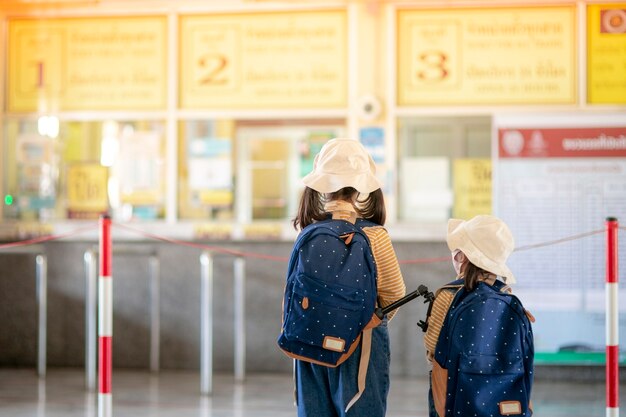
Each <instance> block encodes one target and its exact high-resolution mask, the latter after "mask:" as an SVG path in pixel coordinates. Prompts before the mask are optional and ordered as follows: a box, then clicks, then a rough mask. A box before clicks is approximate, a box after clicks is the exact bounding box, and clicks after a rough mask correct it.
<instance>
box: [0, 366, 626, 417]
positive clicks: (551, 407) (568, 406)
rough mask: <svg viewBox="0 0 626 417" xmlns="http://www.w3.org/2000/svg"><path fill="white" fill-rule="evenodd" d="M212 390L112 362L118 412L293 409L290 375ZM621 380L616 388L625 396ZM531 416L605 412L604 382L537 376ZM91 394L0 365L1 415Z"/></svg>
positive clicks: (405, 401)
mask: <svg viewBox="0 0 626 417" xmlns="http://www.w3.org/2000/svg"><path fill="white" fill-rule="evenodd" d="M213 387H214V392H213V395H212V396H210V397H205V396H201V395H200V377H199V374H198V373H197V372H172V371H164V372H161V373H159V374H150V373H148V372H146V371H128V370H118V369H116V370H115V371H114V373H113V415H114V416H116V417H117V416H123V417H135V416H137V417H139V416H141V417H148V416H158V417H174V416H176V417H192V416H193V417H248V416H249V417H287V416H290V417H292V416H295V410H294V407H293V405H292V403H293V401H292V393H293V386H292V381H291V376H290V375H284V374H280V375H276V374H251V375H248V376H247V378H246V381H245V383H243V384H236V383H234V380H233V377H232V376H231V375H218V376H216V377H215V378H214V381H213ZM427 387H428V385H427V381H426V380H424V379H415V378H393V379H392V385H391V392H390V395H389V407H388V413H387V416H388V417H409V416H410V417H426V416H427V407H426V393H427ZM624 390H626V387H622V389H621V390H620V393H621V394H622V395H621V397H622V398H621V402H622V403H623V401H624V400H626V396H625V395H624ZM533 394H534V395H533V397H534V403H535V417H565V416H567V417H595V416H597V417H600V416H604V415H605V393H604V386H603V384H582V383H564V382H558V383H554V382H541V381H540V382H537V383H536V384H535V389H534V393H533ZM96 401H97V394H96V393H87V392H86V390H85V380H84V373H83V372H82V370H81V369H71V370H65V369H51V370H48V375H47V377H46V378H45V379H39V378H38V377H37V376H36V374H35V371H34V370H31V369H0V417H78V416H81V417H97V414H98V411H97V403H96Z"/></svg>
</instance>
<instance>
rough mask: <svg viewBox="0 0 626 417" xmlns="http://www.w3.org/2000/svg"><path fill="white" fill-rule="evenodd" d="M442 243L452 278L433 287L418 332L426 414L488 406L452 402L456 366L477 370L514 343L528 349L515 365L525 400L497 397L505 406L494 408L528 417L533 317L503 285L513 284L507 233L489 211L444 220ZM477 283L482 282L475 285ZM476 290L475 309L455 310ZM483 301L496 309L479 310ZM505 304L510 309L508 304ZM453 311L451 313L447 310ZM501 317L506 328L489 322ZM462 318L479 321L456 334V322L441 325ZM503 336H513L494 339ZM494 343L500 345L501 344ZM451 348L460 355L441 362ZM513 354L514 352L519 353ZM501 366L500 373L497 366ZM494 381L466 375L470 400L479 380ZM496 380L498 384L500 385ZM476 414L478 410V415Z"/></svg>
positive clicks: (436, 416) (434, 416) (442, 415)
mask: <svg viewBox="0 0 626 417" xmlns="http://www.w3.org/2000/svg"><path fill="white" fill-rule="evenodd" d="M447 243H448V248H449V249H450V251H451V255H452V265H453V267H454V270H455V272H456V274H457V278H458V280H457V281H454V282H451V283H449V284H447V285H445V286H443V287H442V288H441V289H439V290H438V291H437V295H436V298H435V301H434V302H433V306H432V310H431V314H430V316H429V318H428V328H427V331H426V335H425V336H424V346H425V348H426V356H427V359H428V360H429V362H430V363H431V364H432V366H433V370H432V372H431V389H430V390H429V417H447V416H449V415H451V414H450V413H451V410H453V411H455V412H454V415H455V416H456V415H457V413H461V414H464V415H465V414H467V413H470V411H471V414H467V415H475V414H474V412H477V411H480V410H482V411H483V412H486V411H487V408H488V407H489V406H493V404H491V402H484V403H482V404H483V405H481V406H476V407H477V408H472V407H473V406H474V403H473V401H465V399H464V400H463V403H464V404H463V405H459V404H460V402H459V401H457V402H456V403H455V401H456V400H455V396H460V394H459V393H458V392H456V391H457V389H459V387H461V386H462V384H463V376H459V375H458V374H459V369H460V368H461V367H467V368H468V369H469V368H471V367H476V368H478V365H477V364H478V363H481V362H482V363H484V362H487V361H488V360H489V358H492V357H495V358H496V359H503V360H504V358H505V357H508V355H509V354H511V352H510V351H509V350H515V349H516V347H515V346H518V345H517V344H514V343H519V345H520V347H519V349H521V350H526V351H527V352H529V355H527V356H531V357H530V358H526V360H525V361H524V364H523V366H522V368H523V369H522V368H518V370H519V369H522V370H521V371H520V372H522V374H525V375H523V376H520V381H522V382H520V384H521V390H520V389H518V388H520V387H517V386H516V389H518V391H524V393H525V394H527V398H526V399H525V400H524V401H519V400H518V398H514V399H512V400H511V401H501V403H502V404H503V406H504V407H505V409H502V408H501V409H500V410H499V412H500V413H502V412H507V413H508V414H507V415H516V414H520V415H522V413H523V412H525V410H529V411H530V413H529V414H526V416H527V417H528V416H529V415H530V414H531V413H532V409H531V408H530V400H529V399H530V389H531V385H532V371H533V361H532V355H530V353H532V352H534V348H533V341H532V331H531V328H530V322H531V321H534V318H532V316H531V315H530V313H528V312H526V311H525V310H523V308H522V307H521V303H520V302H519V300H517V298H516V297H514V296H513V295H511V289H510V287H509V285H508V284H513V283H515V282H516V280H515V276H514V275H513V272H512V271H511V270H510V269H509V267H508V266H507V265H506V261H507V259H508V257H509V255H510V254H511V252H513V249H514V245H515V244H514V239H513V235H512V234H511V231H510V230H509V228H508V226H507V225H506V224H505V223H504V222H503V221H502V220H501V219H499V218H497V217H494V216H489V215H479V216H476V217H474V218H472V219H470V220H468V221H464V220H458V219H451V220H449V221H448V235H447ZM481 285H484V286H483V287H481ZM485 286H486V287H485ZM479 290H480V291H479ZM477 293H480V297H482V298H480V300H478V302H477V307H472V308H471V309H469V310H468V309H463V308H461V307H464V306H463V304H464V303H465V305H469V304H470V303H472V302H475V301H474V298H476V297H474V298H472V296H471V295H472V294H473V295H476V294H477ZM485 300H487V301H485ZM486 303H493V305H495V306H497V307H496V308H491V307H490V308H489V309H488V311H487V309H485V308H482V306H484V305H486ZM507 305H508V306H512V307H510V308H509V307H507ZM454 309H456V311H453V310H454ZM515 309H517V310H515ZM515 311H521V316H523V317H521V318H520V320H519V323H518V320H513V319H511V318H510V317H509V316H512V317H516V316H515ZM524 313H525V314H524ZM452 314H454V317H449V316H451V315H452ZM477 316H479V317H477ZM505 316H506V317H507V326H508V327H507V328H506V329H505V327H503V326H501V325H498V326H494V324H495V323H498V322H500V321H501V320H504V317H505ZM518 316H519V314H518ZM463 319H465V320H464V324H465V323H468V322H470V321H471V320H477V321H478V322H479V323H480V324H478V325H475V326H474V325H471V326H469V329H468V330H466V331H465V333H463V334H460V335H458V334H457V333H454V332H457V329H458V328H461V327H462V325H459V326H457V329H452V328H451V327H452V325H451V324H450V325H447V323H448V322H451V321H452V322H453V321H455V320H461V321H463ZM509 322H510V323H509ZM456 323H459V322H456ZM482 323H486V324H487V327H482ZM516 326H519V329H520V330H511V331H510V332H509V328H510V329H513V328H515V329H518V327H516ZM494 329H495V330H494ZM483 333H489V335H488V336H486V335H485V334H483ZM513 335H519V336H513ZM464 336H465V337H464ZM509 336H511V337H514V339H516V340H514V342H511V343H508V344H507V342H500V341H502V340H508V339H506V338H507V337H509ZM486 338H487V339H489V340H487V339H486ZM499 343H503V344H502V346H500V345H499ZM509 348H510V349H509ZM453 350H454V351H455V352H456V351H457V350H458V351H460V352H462V353H461V358H460V359H459V358H456V359H454V360H452V361H451V360H447V359H450V358H448V357H447V356H446V355H447V352H448V351H453ZM513 353H514V354H516V355H519V352H513ZM498 355H500V356H498ZM443 357H446V361H445V362H446V363H441V362H442V359H441V358H443ZM466 358H468V359H466ZM476 358H478V359H476ZM453 361H457V362H458V363H456V362H455V363H456V366H451V364H452V362H453ZM464 361H465V362H464ZM486 366H487V368H489V369H486V370H484V371H483V370H482V369H479V370H478V371H476V372H477V373H479V374H483V373H484V374H485V375H490V374H491V373H490V372H489V371H490V370H491V368H492V364H487V365H486ZM501 370H502V371H504V370H503V369H501ZM472 372H473V371H472ZM510 379H511V381H512V380H513V378H510ZM451 381H452V382H453V383H455V384H457V385H456V386H455V387H454V388H455V389H453V390H451V389H450V388H451V386H450V385H451ZM496 381H499V380H498V379H497V378H496V377H494V378H491V379H490V378H487V379H484V380H483V379H481V378H479V377H476V378H472V379H471V384H473V388H472V390H474V388H475V389H476V390H475V391H474V398H476V397H477V395H478V394H477V393H479V392H481V389H482V388H486V387H481V382H484V383H485V384H491V383H496ZM499 383H500V385H501V387H502V386H503V383H502V382H499ZM490 390H492V391H491V392H492V394H493V395H492V397H493V398H495V397H496V395H495V394H494V392H496V391H498V389H497V388H490ZM461 391H462V389H461ZM485 391H487V390H485ZM507 398H508V397H507ZM501 407H502V406H501ZM506 407H509V408H506ZM517 411H519V413H518V412H517ZM489 414H491V413H490V412H488V413H487V414H484V415H489ZM478 415H483V414H480V413H479V414H478ZM498 415H500V414H498Z"/></svg>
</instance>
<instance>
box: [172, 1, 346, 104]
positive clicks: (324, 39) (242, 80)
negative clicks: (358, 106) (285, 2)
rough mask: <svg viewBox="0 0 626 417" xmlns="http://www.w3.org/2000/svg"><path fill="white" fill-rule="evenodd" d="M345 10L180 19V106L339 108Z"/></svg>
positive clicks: (343, 89)
mask: <svg viewBox="0 0 626 417" xmlns="http://www.w3.org/2000/svg"><path fill="white" fill-rule="evenodd" d="M346 19H347V18H346V13H345V11H315V12H310V11H306V12H279V13H255V14H221V15H220V14H218V15H206V16H200V15H190V16H182V17H181V18H180V53H181V56H180V71H179V73H180V107H181V108H185V109H198V108H202V109H216V108H219V109H224V108H226V109H239V108H277V107H283V108H294V107H296V108H298V107H300V108H310V107H315V108H318V107H344V106H345V105H346V103H347V98H346V96H347V77H348V74H347V24H346Z"/></svg>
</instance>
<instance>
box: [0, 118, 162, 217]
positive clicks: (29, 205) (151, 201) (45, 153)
mask: <svg viewBox="0 0 626 417" xmlns="http://www.w3.org/2000/svg"><path fill="white" fill-rule="evenodd" d="M163 127H164V125H163V123H162V122H160V121H59V120H58V119H56V118H55V117H49V116H45V117H40V118H38V119H21V120H15V119H10V120H7V121H6V123H5V129H6V130H5V135H4V138H5V139H4V142H5V143H4V144H3V145H4V146H3V150H4V152H3V154H4V155H3V167H4V168H3V169H4V172H3V182H4V184H3V192H4V210H3V216H4V218H5V219H14V220H32V221H51V220H63V219H96V218H98V217H99V216H100V214H101V213H103V212H109V213H110V214H111V215H112V216H113V218H114V219H117V220H131V219H146V220H152V219H160V218H163V217H164V201H165V157H164V155H165V137H164V128H163Z"/></svg>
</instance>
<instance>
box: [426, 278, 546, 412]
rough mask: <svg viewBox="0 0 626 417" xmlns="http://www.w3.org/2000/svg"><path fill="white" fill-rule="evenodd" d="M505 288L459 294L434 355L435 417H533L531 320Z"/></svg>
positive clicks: (490, 287)
mask: <svg viewBox="0 0 626 417" xmlns="http://www.w3.org/2000/svg"><path fill="white" fill-rule="evenodd" d="M505 288H508V287H506V285H505V284H504V283H502V282H500V281H496V283H495V284H494V285H488V284H486V283H484V282H480V283H478V285H477V287H476V288H475V289H474V290H473V291H469V292H468V291H466V290H465V289H464V288H460V289H459V290H458V291H457V293H456V295H455V296H454V300H453V301H452V304H451V305H450V308H449V310H448V314H447V316H446V318H445V321H444V323H443V327H442V328H441V332H440V334H439V338H438V341H437V345H436V347H435V352H434V359H435V360H434V362H433V372H432V392H433V397H434V402H435V408H436V409H437V414H438V415H439V417H468V416H494V417H495V416H525V417H530V416H531V415H532V405H531V401H530V394H531V389H532V384H533V359H534V341H533V332H532V327H531V320H534V319H533V318H532V315H530V313H528V312H527V311H526V310H525V309H524V308H523V306H522V303H521V302H520V300H519V299H518V298H517V297H516V296H515V295H513V294H511V293H510V292H508V291H506V289H505Z"/></svg>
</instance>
